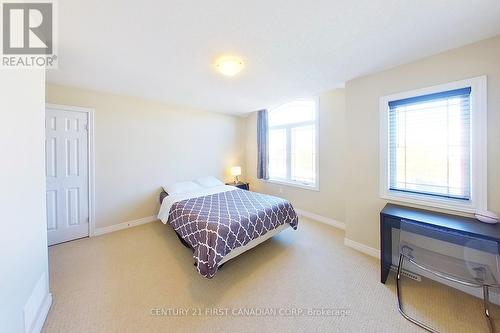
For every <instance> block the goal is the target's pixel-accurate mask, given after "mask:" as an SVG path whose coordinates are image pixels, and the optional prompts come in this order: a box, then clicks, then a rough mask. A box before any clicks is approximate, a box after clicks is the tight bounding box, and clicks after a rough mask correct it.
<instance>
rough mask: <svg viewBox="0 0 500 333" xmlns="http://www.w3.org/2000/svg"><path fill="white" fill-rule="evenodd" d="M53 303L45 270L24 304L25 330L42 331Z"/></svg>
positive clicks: (36, 332)
mask: <svg viewBox="0 0 500 333" xmlns="http://www.w3.org/2000/svg"><path fill="white" fill-rule="evenodd" d="M51 305H52V294H51V293H49V283H48V280H47V273H46V272H43V273H42V275H41V276H40V278H39V279H38V282H37V283H36V285H35V287H34V288H33V291H32V292H31V295H30V297H29V298H28V300H27V301H26V304H25V305H24V309H23V314H24V331H25V332H27V333H39V332H41V331H42V327H43V324H44V323H45V319H46V318H47V315H48V313H49V310H50V306H51Z"/></svg>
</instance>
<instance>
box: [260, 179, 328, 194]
mask: <svg viewBox="0 0 500 333" xmlns="http://www.w3.org/2000/svg"><path fill="white" fill-rule="evenodd" d="M260 180H261V181H263V182H266V183H271V184H277V185H284V186H290V187H297V188H301V189H304V190H309V191H315V192H319V186H318V185H305V184H301V183H298V182H292V181H286V180H276V179H265V180H264V179H260Z"/></svg>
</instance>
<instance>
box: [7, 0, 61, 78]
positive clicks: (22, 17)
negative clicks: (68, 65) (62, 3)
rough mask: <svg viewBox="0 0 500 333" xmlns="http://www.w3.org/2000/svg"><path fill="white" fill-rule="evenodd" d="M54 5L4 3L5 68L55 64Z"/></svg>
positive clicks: (52, 65)
mask: <svg viewBox="0 0 500 333" xmlns="http://www.w3.org/2000/svg"><path fill="white" fill-rule="evenodd" d="M35 1H36V0H35ZM54 5H55V4H54V3H53V2H52V1H44V2H18V1H15V0H14V1H8V2H2V53H3V54H2V67H49V68H54V67H55V62H56V60H57V56H56V55H55V54H54V32H55V29H54V7H55V6H54Z"/></svg>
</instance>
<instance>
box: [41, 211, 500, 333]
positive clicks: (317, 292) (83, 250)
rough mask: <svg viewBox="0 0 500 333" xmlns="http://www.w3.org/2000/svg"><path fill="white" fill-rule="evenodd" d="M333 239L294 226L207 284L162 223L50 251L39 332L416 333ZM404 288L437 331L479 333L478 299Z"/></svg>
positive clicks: (362, 260) (366, 261)
mask: <svg viewBox="0 0 500 333" xmlns="http://www.w3.org/2000/svg"><path fill="white" fill-rule="evenodd" d="M343 236H344V235H343V232H342V231H339V230H337V229H334V228H332V227H329V226H326V225H323V224H320V223H316V222H313V221H309V220H305V219H301V221H300V224H299V230H298V231H293V230H291V229H289V230H286V231H284V232H283V233H281V234H280V235H278V236H276V237H274V238H273V239H271V240H269V241H267V242H265V243H263V244H261V245H259V246H258V247H256V248H254V249H253V250H251V251H249V252H246V253H245V254H243V255H241V256H239V257H238V258H236V259H234V260H232V261H230V262H228V263H227V264H226V265H225V266H224V267H223V268H222V269H221V270H220V271H219V272H218V274H217V276H216V277H215V278H214V279H212V280H207V279H205V278H203V277H201V276H199V275H198V274H197V273H196V270H195V268H194V267H193V264H192V258H191V253H190V251H189V250H188V249H186V248H184V247H183V246H182V245H181V244H180V243H179V241H178V240H177V238H176V236H175V234H174V232H173V231H172V230H171V228H170V227H169V226H165V225H163V224H161V223H160V222H154V223H150V224H147V225H143V226H140V227H135V228H131V229H127V230H123V231H119V232H115V233H112V234H107V235H104V236H100V237H95V238H92V239H82V240H77V241H73V242H69V243H65V244H61V245H57V246H53V247H51V248H50V251H49V252H50V271H51V290H52V293H53V297H54V302H53V305H52V309H51V311H50V313H49V316H48V318H47V321H46V323H45V326H44V332H46V333H51V332H421V331H422V330H420V329H418V328H417V327H416V326H414V325H413V324H411V323H410V322H408V321H406V320H405V319H403V318H402V317H401V315H400V314H399V313H398V311H397V308H396V294H395V284H394V276H393V275H392V276H391V277H390V280H389V282H388V284H387V285H382V284H381V283H380V282H379V262H378V261H377V260H375V259H373V258H371V257H368V256H365V255H363V254H360V253H358V252H356V251H354V250H352V249H349V248H347V247H345V246H344V245H343ZM404 288H405V289H404V291H405V296H406V298H405V300H406V303H408V304H411V310H412V311H413V313H416V314H417V315H418V316H419V317H420V318H423V319H425V320H426V321H427V322H428V323H430V324H432V325H433V326H434V327H436V328H438V329H440V330H441V331H442V332H487V326H486V323H485V321H484V318H483V315H482V307H481V301H480V300H479V299H476V298H474V297H472V296H469V295H466V294H464V293H462V292H459V291H456V290H454V289H451V288H448V287H445V286H443V285H439V284H437V283H434V282H431V281H429V280H424V281H423V282H420V283H418V282H413V281H411V280H405V284H404ZM180 309H185V310H186V311H188V313H187V314H185V313H184V312H181V311H180ZM211 309H212V310H211ZM213 309H217V310H213ZM311 309H323V310H324V311H330V313H327V312H323V313H322V314H320V315H316V316H311V315H310V313H308V311H310V310H311ZM496 310H497V309H495V311H496ZM226 311H227V314H226ZM301 311H302V312H301ZM496 313H497V312H495V314H496ZM258 314H260V316H259V315H258Z"/></svg>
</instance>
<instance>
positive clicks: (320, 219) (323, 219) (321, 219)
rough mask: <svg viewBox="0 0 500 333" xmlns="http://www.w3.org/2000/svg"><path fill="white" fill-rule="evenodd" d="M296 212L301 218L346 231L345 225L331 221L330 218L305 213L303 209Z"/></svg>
mask: <svg viewBox="0 0 500 333" xmlns="http://www.w3.org/2000/svg"><path fill="white" fill-rule="evenodd" d="M295 211H296V212H297V214H299V215H300V216H304V217H307V218H310V219H311V220H314V221H318V222H321V223H324V224H328V225H331V226H332V227H335V228H337V229H342V230H345V223H342V222H339V221H336V220H334V219H331V218H329V217H324V216H321V215H318V214H314V213H311V212H308V211H305V210H302V209H297V208H295Z"/></svg>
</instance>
